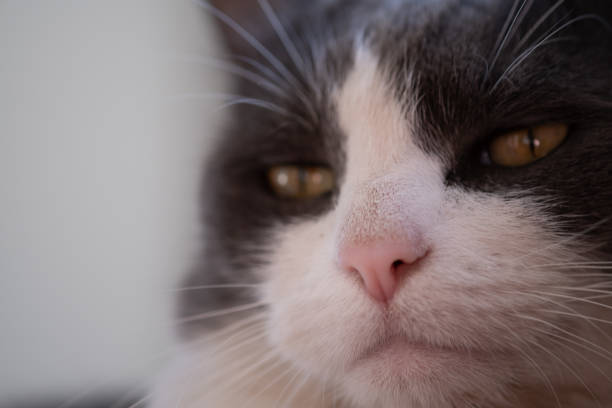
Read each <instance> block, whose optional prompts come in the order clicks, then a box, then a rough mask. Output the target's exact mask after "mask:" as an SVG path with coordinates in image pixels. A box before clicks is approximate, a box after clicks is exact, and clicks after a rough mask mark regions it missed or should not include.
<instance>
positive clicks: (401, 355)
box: [153, 0, 612, 408]
mask: <svg viewBox="0 0 612 408" xmlns="http://www.w3.org/2000/svg"><path fill="white" fill-rule="evenodd" d="M230 3H232V2H224V4H226V7H230V6H229V4H230ZM289 3H290V2H289ZM354 3H355V2H346V1H327V2H324V1H319V2H312V4H310V3H309V5H308V6H306V5H304V4H302V5H298V4H297V2H296V4H295V5H293V6H294V7H290V5H286V6H285V8H286V12H283V13H281V16H282V17H284V18H280V17H279V15H278V14H277V13H276V12H275V11H274V9H273V8H272V7H271V6H270V4H268V3H267V2H264V1H262V2H260V5H261V8H260V9H259V10H260V11H259V12H260V13H261V14H262V15H261V16H259V17H258V16H257V13H258V11H257V9H254V10H250V9H249V10H248V12H247V10H246V8H247V6H246V5H245V6H244V7H245V9H244V10H243V13H242V14H241V15H244V16H248V17H243V18H244V19H245V20H240V22H241V23H242V24H244V25H245V26H247V27H258V28H257V29H253V30H252V31H256V32H257V33H258V35H259V37H258V38H255V37H251V36H250V34H248V33H246V32H242V31H241V29H240V28H239V27H237V26H236V24H237V23H236V22H235V21H234V20H231V21H230V20H229V18H228V17H227V16H226V15H225V14H221V13H220V11H219V9H216V8H211V7H210V6H208V5H205V7H206V8H208V9H209V11H212V13H213V14H215V15H216V16H217V17H218V18H220V19H221V20H222V21H225V23H226V25H228V26H229V27H230V28H231V30H230V32H233V34H228V36H227V38H228V46H229V48H230V49H231V50H232V51H233V52H235V53H239V54H240V55H243V57H239V58H238V59H237V61H238V62H237V63H238V64H242V65H240V67H242V68H243V69H247V67H248V69H250V70H252V72H251V71H249V72H251V73H252V74H253V75H255V77H253V76H248V77H245V76H244V75H243V76H242V79H241V80H239V81H238V82H237V89H238V90H239V91H240V93H241V94H242V95H244V96H245V97H246V98H247V99H245V98H242V99H241V100H239V101H235V102H236V106H235V107H234V112H233V115H235V116H232V117H233V118H239V120H231V121H230V123H228V126H227V130H226V133H225V135H226V137H225V138H222V139H220V141H219V146H218V148H217V149H216V150H215V151H214V154H213V155H212V157H211V160H210V163H209V166H208V167H207V170H208V171H207V176H206V181H205V186H206V189H205V190H204V191H206V193H205V200H204V202H205V206H204V218H205V221H206V224H207V234H208V239H207V242H206V247H205V249H204V250H203V257H202V259H203V260H202V262H201V263H199V264H198V266H197V267H196V268H195V269H194V271H193V273H192V274H191V277H190V279H189V282H188V285H190V286H193V287H194V288H197V287H199V288H200V289H201V290H194V291H189V292H186V293H188V295H186V296H185V297H184V298H183V299H182V303H181V304H182V309H181V310H182V313H183V316H182V319H183V322H184V323H186V325H185V329H184V332H183V335H184V337H183V338H184V339H185V341H184V350H183V353H182V354H181V357H180V358H178V359H177V362H176V363H175V367H174V369H173V370H170V372H169V374H168V377H167V378H165V379H164V380H163V381H161V382H160V386H159V387H158V390H157V394H156V398H155V402H154V404H153V406H154V407H156V408H158V407H159V408H162V407H168V406H176V405H177V404H178V405H179V406H183V407H234V406H250V407H274V406H291V407H332V406H343V407H355V408H358V407H364V408H365V407H372V406H380V407H388V408H399V407H407V406H408V407H413V408H425V407H435V408H451V407H475V406H476V407H497V408H504V407H519V406H524V407H556V406H559V407H566V408H586V407H594V406H602V407H606V406H612V391H611V390H612V384H610V382H611V378H612V354H611V353H610V351H609V350H610V348H611V347H612V330H611V327H612V325H611V323H610V322H611V321H612V304H611V303H610V298H611V293H610V292H609V288H610V284H611V282H612V279H611V278H610V276H609V275H608V274H607V272H606V270H607V269H608V268H609V267H610V265H612V264H610V263H609V261H610V256H609V254H610V247H611V244H612V242H611V241H610V237H611V236H612V226H611V225H610V223H609V222H608V217H609V216H610V215H611V214H612V211H611V205H612V197H611V195H610V193H609V192H608V186H609V182H610V174H612V173H611V171H612V168H610V166H611V165H610V164H609V160H608V157H609V155H610V153H612V138H611V137H610V134H612V133H610V132H611V130H612V116H610V115H609V113H610V109H611V108H612V104H611V102H612V80H611V79H610V75H609V69H608V67H609V66H610V65H609V63H610V62H612V49H611V43H610V39H611V35H610V31H609V27H608V26H607V25H606V19H607V18H608V17H609V15H610V11H611V10H609V9H610V7H607V8H606V7H602V6H601V4H599V5H598V4H596V3H592V4H591V3H589V2H586V3H585V2H581V3H580V4H578V3H575V4H573V3H571V2H565V3H564V2H558V3H553V2H550V3H549V2H544V1H542V2H533V1H529V0H526V1H516V2H515V3H514V4H513V5H512V6H511V7H510V8H508V6H509V4H507V2H501V1H480V2H479V1H473V2H472V1H439V2H421V1H408V0H406V1H399V0H398V1H383V2H378V1H376V2H370V1H363V2H359V4H354ZM230 8H231V7H230ZM283 10H284V9H283ZM296 10H297V11H299V12H300V13H301V15H300V16H299V17H296V16H297V15H298V13H296ZM281 21H283V23H281ZM287 21H290V22H291V23H287ZM266 24H267V25H266ZM265 27H268V29H266V28H265ZM237 32H238V34H239V35H238V36H237V35H236V33H237ZM538 38H539V40H538ZM264 45H265V49H264ZM270 50H274V51H275V52H272V51H270ZM264 64H265V65H264ZM271 85H272V87H271ZM256 98H257V101H258V102H257V103H252V102H253V101H255V99H256ZM550 121H560V122H564V123H568V124H569V125H570V126H571V134H570V136H569V138H568V140H567V141H566V142H565V143H564V144H563V145H562V146H561V147H560V148H559V149H557V150H556V151H555V152H553V154H551V155H550V156H549V157H546V158H545V159H543V160H540V161H538V162H536V163H533V164H531V165H529V166H526V167H525V168H517V169H506V168H499V167H496V166H494V165H491V164H490V163H489V162H488V161H487V159H486V149H485V146H486V144H487V143H488V141H489V140H491V137H493V136H494V135H496V134H498V132H500V131H504V130H507V129H512V128H520V127H522V126H531V125H537V124H539V123H542V122H550ZM483 157H484V158H483ZM284 163H304V164H323V165H326V166H329V167H330V168H332V169H333V170H334V171H335V173H336V175H337V180H338V182H337V185H336V188H335V190H334V192H333V193H331V194H329V195H326V196H324V197H320V198H317V199H313V200H306V201H300V202H295V201H291V200H283V199H279V198H278V197H276V196H274V194H273V193H272V192H271V190H270V189H269V188H268V187H267V186H266V183H265V170H266V169H267V168H268V167H269V166H271V165H275V164H284ZM388 241H393V242H402V243H406V245H407V246H410V248H411V250H413V251H415V253H417V254H418V256H417V258H420V259H419V261H418V262H416V263H414V264H410V265H403V266H402V268H403V269H402V271H401V275H402V276H401V282H400V284H399V287H398V290H397V291H396V294H395V296H394V297H393V299H392V300H391V301H390V302H389V303H388V304H386V305H382V304H380V303H379V302H377V301H375V300H373V299H372V298H370V297H369V296H368V295H367V293H366V291H365V290H364V285H363V282H362V281H361V279H360V278H359V276H358V275H357V274H355V273H351V272H350V271H347V270H345V269H343V268H342V267H340V265H339V261H338V258H339V253H340V252H341V251H342V248H343V247H344V246H346V245H352V244H354V243H359V244H360V245H365V246H366V247H367V246H368V245H370V246H374V245H378V244H380V243H381V242H382V243H384V242H388ZM202 285H204V286H202Z"/></svg>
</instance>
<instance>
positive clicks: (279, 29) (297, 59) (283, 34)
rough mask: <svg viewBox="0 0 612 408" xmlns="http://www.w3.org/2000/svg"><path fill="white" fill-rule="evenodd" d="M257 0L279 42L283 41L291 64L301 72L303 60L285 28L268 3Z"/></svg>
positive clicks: (264, 0)
mask: <svg viewBox="0 0 612 408" xmlns="http://www.w3.org/2000/svg"><path fill="white" fill-rule="evenodd" d="M258 2H259V6H260V7H261V9H262V10H263V12H264V14H265V15H266V18H267V19H268V21H269V22H270V25H271V26H272V28H273V29H274V31H275V32H276V35H277V36H278V38H280V40H281V42H282V43H283V46H284V47H285V50H286V51H287V53H288V54H289V56H290V57H291V59H292V60H293V64H294V65H295V67H296V68H297V69H298V70H300V71H302V72H303V71H304V60H303V59H302V56H301V55H300V53H299V52H298V50H297V48H296V46H295V44H294V42H293V41H291V38H290V37H289V34H288V33H287V30H285V28H284V27H283V24H282V23H281V22H280V20H279V19H278V16H277V15H276V13H275V12H274V10H273V9H272V7H271V6H270V3H269V2H268V1H267V0H258Z"/></svg>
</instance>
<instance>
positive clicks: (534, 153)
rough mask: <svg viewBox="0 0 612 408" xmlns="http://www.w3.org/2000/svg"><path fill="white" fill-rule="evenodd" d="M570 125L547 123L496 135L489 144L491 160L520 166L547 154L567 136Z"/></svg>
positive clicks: (501, 163) (510, 165)
mask: <svg viewBox="0 0 612 408" xmlns="http://www.w3.org/2000/svg"><path fill="white" fill-rule="evenodd" d="M567 133H568V126H567V125H565V124H562V123H557V124H546V125H541V126H535V127H531V128H527V129H521V130H517V131H514V132H508V133H505V134H503V135H501V136H498V137H496V138H495V139H494V140H493V141H492V142H491V144H490V145H489V156H490V158H491V161H492V162H493V163H495V164H497V165H500V166H504V167H519V166H525V165H527V164H529V163H533V162H534V161H536V160H539V159H541V158H543V157H545V156H547V155H548V154H549V153H550V152H552V151H553V150H554V149H555V148H556V147H557V146H559V145H560V144H561V143H562V142H563V140H565V138H566V137H567Z"/></svg>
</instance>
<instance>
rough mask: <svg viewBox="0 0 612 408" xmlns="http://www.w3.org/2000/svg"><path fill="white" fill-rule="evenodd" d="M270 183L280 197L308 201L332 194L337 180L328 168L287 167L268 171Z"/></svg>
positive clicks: (273, 168)
mask: <svg viewBox="0 0 612 408" xmlns="http://www.w3.org/2000/svg"><path fill="white" fill-rule="evenodd" d="M268 183H269V184H270V187H271V188H272V191H274V193H275V194H276V195H277V196H279V197H282V198H289V199H294V200H307V199H312V198H317V197H320V196H322V195H324V194H326V193H328V192H330V191H331V190H332V189H333V188H334V184H335V179H334V173H333V172H332V171H331V170H330V169H329V168H326V167H320V166H298V165H287V166H275V167H271V168H270V169H268Z"/></svg>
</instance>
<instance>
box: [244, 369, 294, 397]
mask: <svg viewBox="0 0 612 408" xmlns="http://www.w3.org/2000/svg"><path fill="white" fill-rule="evenodd" d="M293 370H295V368H293V367H289V368H288V369H286V370H284V371H283V372H281V373H280V375H278V376H276V377H274V378H273V379H272V380H271V381H270V382H269V383H268V384H267V385H266V386H265V387H263V388H261V389H260V390H259V391H257V393H255V395H253V396H251V400H253V401H255V400H256V398H257V397H258V396H260V395H261V394H263V393H264V392H266V391H267V390H269V389H270V388H271V387H272V386H273V385H274V384H276V383H277V382H279V381H281V380H282V379H284V378H285V377H286V376H287V375H288V374H289V373H291V371H293Z"/></svg>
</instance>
